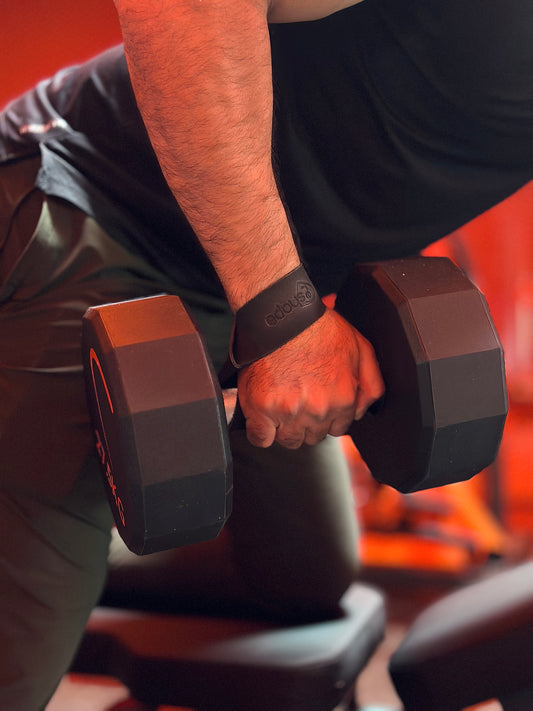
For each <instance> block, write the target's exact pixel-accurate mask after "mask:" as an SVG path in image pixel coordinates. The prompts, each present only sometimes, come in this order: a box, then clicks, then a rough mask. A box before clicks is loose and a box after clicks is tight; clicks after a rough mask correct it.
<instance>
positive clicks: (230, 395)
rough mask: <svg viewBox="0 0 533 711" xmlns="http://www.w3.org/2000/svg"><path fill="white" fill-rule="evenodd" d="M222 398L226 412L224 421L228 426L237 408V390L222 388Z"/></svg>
mask: <svg viewBox="0 0 533 711" xmlns="http://www.w3.org/2000/svg"><path fill="white" fill-rule="evenodd" d="M222 398H223V400H224V410H225V411H226V421H227V423H228V425H229V424H230V422H231V421H232V420H233V416H234V414H235V409H236V407H237V388H224V390H222Z"/></svg>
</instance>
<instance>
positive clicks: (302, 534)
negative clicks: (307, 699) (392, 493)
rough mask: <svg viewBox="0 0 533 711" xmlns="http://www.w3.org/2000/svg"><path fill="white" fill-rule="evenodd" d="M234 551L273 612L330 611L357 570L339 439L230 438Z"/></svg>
mask: <svg viewBox="0 0 533 711" xmlns="http://www.w3.org/2000/svg"><path fill="white" fill-rule="evenodd" d="M232 451H233V453H234V461H235V465H234V468H235V482H234V507H235V509H234V515H233V516H232V517H231V519H230V521H229V525H228V532H229V535H230V537H231V540H232V542H233V549H234V556H235V560H236V562H237V564H238V568H239V570H240V571H241V572H242V575H243V577H244V579H245V580H246V582H247V584H248V586H249V587H250V589H251V590H252V591H253V593H254V596H256V597H257V598H258V599H259V600H261V601H262V604H264V605H268V606H270V607H271V608H272V610H273V611H277V614H278V615H283V616H292V617H294V616H300V615H304V616H309V615H311V616H313V615H322V614H330V613H331V612H332V610H334V609H335V607H336V604H337V602H338V600H339V598H340V597H341V596H342V594H343V593H344V591H345V590H346V588H347V587H348V586H349V585H350V583H352V582H353V580H354V579H355V577H356V575H357V571H358V556H357V545H358V541H357V537H358V530H357V521H356V516H355V507H354V501H353V495H352V489H351V481H350V473H349V469H348V465H347V462H346V459H345V457H344V454H343V451H342V448H341V445H340V440H338V439H335V438H332V437H327V438H326V439H325V440H324V441H323V442H321V443H320V444H318V445H316V446H314V447H307V446H303V447H301V448H300V449H298V450H287V449H283V448H282V447H279V446H277V445H273V446H272V447H270V448H268V449H257V448H256V447H252V446H251V445H250V444H249V443H248V441H247V440H246V437H245V435H244V433H243V432H237V433H234V434H233V437H232Z"/></svg>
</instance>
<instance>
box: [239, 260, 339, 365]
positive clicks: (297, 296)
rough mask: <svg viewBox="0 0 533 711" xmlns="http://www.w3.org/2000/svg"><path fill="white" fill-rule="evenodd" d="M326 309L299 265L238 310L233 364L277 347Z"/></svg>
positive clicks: (308, 324)
mask: <svg viewBox="0 0 533 711" xmlns="http://www.w3.org/2000/svg"><path fill="white" fill-rule="evenodd" d="M325 310H326V307H325V306H324V304H323V303H322V300H321V299H320V296H319V294H318V292H317V290H316V289H315V287H314V285H313V283H312V282H311V280H310V278H309V276H308V275H307V272H306V270H305V268H304V267H303V265H302V264H300V265H299V266H298V267H296V268H295V269H293V270H292V271H290V272H289V273H288V274H285V275H284V276H283V277H282V278H281V279H278V280H277V281H276V282H274V283H273V284H271V285H270V286H269V287H267V288H266V289H264V290H262V291H261V292H259V293H258V294H257V295H256V296H254V297H253V298H252V299H250V300H249V301H248V302H247V303H245V304H244V305H243V306H242V307H241V308H240V309H238V310H237V312H236V314H235V321H234V327H233V334H232V339H231V344H230V352H229V357H230V360H231V362H232V363H233V366H234V367H235V368H242V367H243V366H245V365H249V364H250V363H253V362H254V361H256V360H259V359H260V358H263V357H264V356H266V355H268V354H269V353H272V352H273V351H275V350H277V349H278V348H280V347H281V346H282V345H284V344H285V343H287V342H288V341H290V340H292V339H293V338H295V337H296V336H297V335H299V334H300V333H302V331H304V330H305V329H307V328H308V327H309V326H311V324H313V323H314V322H315V321H317V320H318V319H319V318H320V317H321V316H322V315H323V314H324V312H325Z"/></svg>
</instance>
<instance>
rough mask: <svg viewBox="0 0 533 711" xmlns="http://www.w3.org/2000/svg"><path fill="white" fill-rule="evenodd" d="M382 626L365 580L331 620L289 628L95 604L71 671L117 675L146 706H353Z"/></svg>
mask: <svg viewBox="0 0 533 711" xmlns="http://www.w3.org/2000/svg"><path fill="white" fill-rule="evenodd" d="M384 630H385V610H384V601H383V597H382V595H381V594H380V593H379V592H377V591H376V590H374V589H373V588H371V587H369V586H366V585H362V584H354V585H353V586H352V587H351V588H350V589H349V590H348V591H347V593H346V594H345V596H344V597H343V599H342V601H341V610H340V611H339V615H338V616H337V617H336V618H335V619H331V620H326V621H323V622H315V623H312V624H302V625H293V626H279V625H274V624H268V623H263V622H256V621H251V620H244V619H242V620H239V619H225V618H218V617H217V618H215V617H192V616H175V615H167V614H158V613H152V612H141V611H136V610H125V609H114V608H103V607H101V608H97V609H96V610H95V611H94V612H93V614H92V615H91V617H90V620H89V623H88V625H87V630H86V634H85V637H84V639H83V641H82V644H81V646H80V649H79V651H78V654H77V656H76V659H75V660H74V663H73V665H72V667H71V670H72V671H74V672H77V673H87V674H97V675H107V676H110V677H114V678H116V679H119V680H120V681H121V682H122V683H123V684H124V685H125V686H126V687H127V688H128V689H129V691H130V693H131V695H132V697H133V698H134V699H136V700H137V701H139V702H143V703H145V704H146V705H147V707H148V708H150V709H157V707H158V706H160V705H172V706H185V707H190V708H193V709H197V711H273V710H275V711H331V710H332V709H334V708H338V709H342V708H346V709H349V708H355V707H354V706H353V705H352V704H353V697H354V684H355V681H356V679H357V676H358V674H359V673H360V671H361V670H362V669H363V668H364V667H365V665H366V664H367V662H368V660H369V659H370V657H371V656H372V654H373V652H374V650H375V649H376V647H377V646H378V645H379V643H380V641H381V640H382V638H383V635H384Z"/></svg>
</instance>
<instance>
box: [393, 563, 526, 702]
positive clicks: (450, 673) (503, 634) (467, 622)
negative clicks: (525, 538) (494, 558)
mask: <svg viewBox="0 0 533 711" xmlns="http://www.w3.org/2000/svg"><path fill="white" fill-rule="evenodd" d="M390 674H391V677H392V680H393V682H394V685H395V686H396V690H397V691H398V694H399V696H400V698H401V699H402V702H403V704H404V707H405V711H460V710H461V709H463V708H465V707H467V706H472V705H474V704H479V703H482V702H484V701H488V700H490V699H498V700H499V701H500V702H501V704H502V706H503V708H504V711H532V710H533V562H528V563H523V564H521V565H519V566H517V567H515V568H511V569H509V570H505V571H503V572H500V573H498V574H495V575H493V576H491V577H487V578H485V579H482V580H480V581H478V582H475V583H473V584H470V585H468V586H466V587H464V588H462V589H460V590H458V591H456V592H454V593H452V594H450V595H447V596H446V597H444V598H442V599H441V600H438V601H437V602H435V603H434V604H432V605H430V606H429V607H428V608H426V610H424V611H423V612H422V613H421V614H420V615H419V616H418V617H417V619H416V620H415V622H414V623H413V625H412V626H411V628H410V630H409V631H408V633H407V635H406V637H405V638H404V640H403V642H402V643H401V644H400V646H399V648H398V649H397V651H396V652H395V654H394V655H393V657H392V659H391V663H390Z"/></svg>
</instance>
